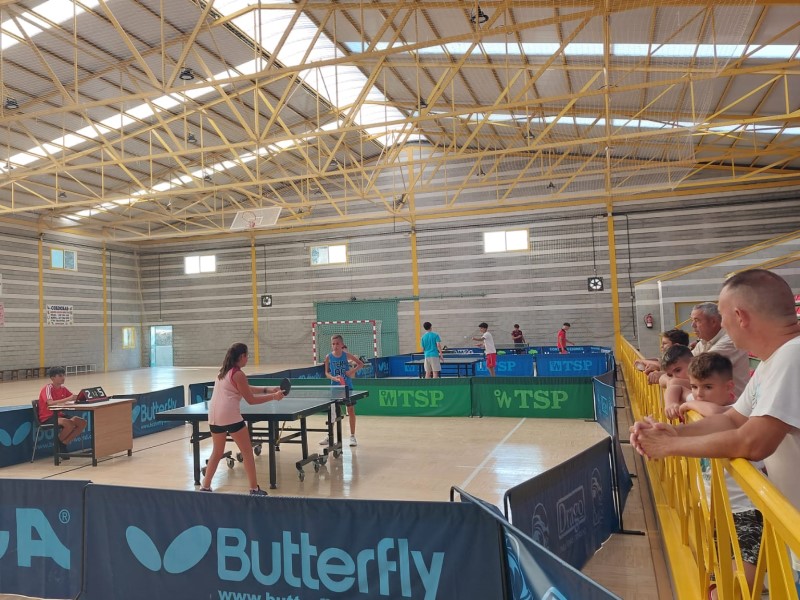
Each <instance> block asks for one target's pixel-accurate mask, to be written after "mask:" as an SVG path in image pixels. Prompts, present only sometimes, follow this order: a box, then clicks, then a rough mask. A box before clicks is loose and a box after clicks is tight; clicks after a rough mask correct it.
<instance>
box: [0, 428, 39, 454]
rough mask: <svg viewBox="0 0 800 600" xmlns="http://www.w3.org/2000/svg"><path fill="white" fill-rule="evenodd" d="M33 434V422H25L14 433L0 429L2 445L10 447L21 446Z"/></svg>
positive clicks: (0, 442)
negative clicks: (10, 433)
mask: <svg viewBox="0 0 800 600" xmlns="http://www.w3.org/2000/svg"><path fill="white" fill-rule="evenodd" d="M30 434H31V424H30V423H23V424H22V425H20V426H19V427H18V428H17V430H16V431H15V432H14V435H9V433H8V432H7V431H6V430H5V429H0V446H5V447H7V448H10V447H11V446H19V445H20V444H21V443H22V442H24V441H25V439H26V438H27V437H28V436H29V435H30Z"/></svg>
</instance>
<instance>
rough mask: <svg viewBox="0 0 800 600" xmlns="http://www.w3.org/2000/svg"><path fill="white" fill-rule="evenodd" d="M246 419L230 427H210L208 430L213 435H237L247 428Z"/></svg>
mask: <svg viewBox="0 0 800 600" xmlns="http://www.w3.org/2000/svg"><path fill="white" fill-rule="evenodd" d="M245 425H246V424H245V422H244V419H242V420H241V421H239V422H238V423H231V424H230V425H209V426H208V430H209V431H210V432H211V433H236V432H237V431H239V430H240V429H241V428H243V427H244V426H245Z"/></svg>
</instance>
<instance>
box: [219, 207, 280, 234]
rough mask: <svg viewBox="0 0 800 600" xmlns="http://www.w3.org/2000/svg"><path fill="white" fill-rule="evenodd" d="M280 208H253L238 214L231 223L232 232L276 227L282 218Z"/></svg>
mask: <svg viewBox="0 0 800 600" xmlns="http://www.w3.org/2000/svg"><path fill="white" fill-rule="evenodd" d="M280 212H281V209H280V208H278V207H269V208H251V209H247V210H241V211H239V212H237V213H236V215H235V216H234V218H233V222H232V223H231V227H230V228H231V230H233V231H237V230H243V229H247V230H250V229H258V228H263V227H269V226H272V225H274V224H275V223H276V222H277V220H278V217H279V216H280Z"/></svg>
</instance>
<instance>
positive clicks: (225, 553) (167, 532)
mask: <svg viewBox="0 0 800 600" xmlns="http://www.w3.org/2000/svg"><path fill="white" fill-rule="evenodd" d="M460 493H461V494H462V500H464V501H463V502H406V501H402V502H401V501H385V500H383V501H370V500H331V499H311V498H280V497H268V498H256V497H250V496H248V495H238V494H198V493H197V492H184V491H174V490H152V489H142V488H134V487H120V486H107V485H95V484H92V483H91V482H88V481H52V480H44V481H42V480H19V479H17V480H13V479H5V480H0V496H1V497H2V498H3V502H2V504H0V574H2V576H1V577H0V594H18V595H24V596H30V597H37V598H80V599H83V600H99V599H102V600H106V599H108V598H115V599H116V600H140V599H141V598H148V599H149V600H161V599H164V600H167V599H170V600H171V599H172V598H208V597H214V598H237V597H238V598H260V599H262V600H265V599H269V598H289V597H292V598H294V597H297V598H311V597H315V598H328V599H330V600H334V599H358V598H364V599H365V600H366V599H370V600H373V599H380V598H401V597H402V598H408V599H411V600H414V599H419V600H427V599H429V598H459V599H464V600H473V599H474V600H485V599H486V598H493V599H497V600H505V599H513V600H523V599H525V600H529V599H532V598H537V599H538V598H541V599H542V600H565V599H566V598H581V599H582V600H602V599H607V598H616V596H614V595H613V594H611V593H609V592H608V591H606V590H604V589H603V588H602V587H600V586H599V585H597V584H596V583H594V582H592V581H591V580H590V579H588V578H587V577H585V576H584V575H582V574H581V573H580V572H578V571H577V570H575V569H574V568H572V567H570V566H569V565H568V564H567V563H565V562H563V561H561V560H560V559H558V558H557V557H556V556H555V555H553V554H552V553H551V552H549V551H548V550H547V549H546V548H544V547H542V546H540V545H538V544H537V543H536V542H534V541H533V540H531V539H530V537H529V536H527V535H526V534H525V533H524V532H521V531H520V530H518V529H517V528H515V527H513V526H512V525H510V524H509V523H508V522H507V521H505V519H503V517H502V516H501V515H500V513H499V511H497V509H496V508H494V507H492V509H489V508H488V505H486V504H485V503H484V502H483V501H479V500H477V499H475V498H474V497H471V496H469V495H467V494H466V493H465V492H460ZM533 594H535V595H533Z"/></svg>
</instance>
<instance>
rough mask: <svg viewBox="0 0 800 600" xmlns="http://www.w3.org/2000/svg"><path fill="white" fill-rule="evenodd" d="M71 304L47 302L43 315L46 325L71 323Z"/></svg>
mask: <svg viewBox="0 0 800 600" xmlns="http://www.w3.org/2000/svg"><path fill="white" fill-rule="evenodd" d="M72 315H73V310H72V306H68V305H66V304H47V305H46V307H45V317H46V322H47V324H48V325H72V324H73V320H72Z"/></svg>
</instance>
